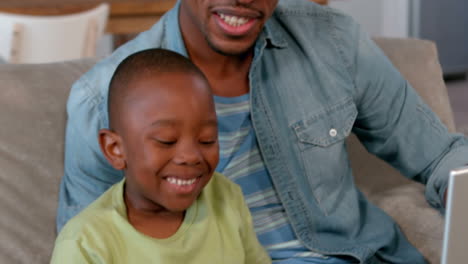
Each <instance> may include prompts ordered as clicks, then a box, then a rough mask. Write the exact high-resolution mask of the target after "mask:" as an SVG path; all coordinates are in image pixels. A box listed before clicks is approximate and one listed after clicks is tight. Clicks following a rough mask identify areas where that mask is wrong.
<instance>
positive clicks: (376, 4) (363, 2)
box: [329, 0, 411, 37]
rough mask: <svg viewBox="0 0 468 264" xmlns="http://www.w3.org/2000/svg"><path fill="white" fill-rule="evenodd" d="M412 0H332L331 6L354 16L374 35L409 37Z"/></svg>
mask: <svg viewBox="0 0 468 264" xmlns="http://www.w3.org/2000/svg"><path fill="white" fill-rule="evenodd" d="M410 1H411V0H331V1H330V3H329V5H330V6H331V7H334V8H337V9H340V10H342V11H343V12H345V13H347V14H349V15H351V16H352V17H354V18H355V19H356V20H357V21H358V22H359V23H360V24H361V25H362V27H363V28H364V30H366V31H367V32H368V33H369V34H370V35H372V36H386V37H407V36H408V32H409V6H410V5H409V4H410Z"/></svg>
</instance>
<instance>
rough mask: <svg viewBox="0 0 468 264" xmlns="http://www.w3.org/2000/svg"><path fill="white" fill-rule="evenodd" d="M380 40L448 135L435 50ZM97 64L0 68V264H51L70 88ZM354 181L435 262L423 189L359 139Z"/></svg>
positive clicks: (435, 220)
mask: <svg viewBox="0 0 468 264" xmlns="http://www.w3.org/2000/svg"><path fill="white" fill-rule="evenodd" d="M376 42H377V43H378V45H379V46H380V47H381V48H382V49H383V50H384V52H385V53H386V54H387V55H388V56H389V58H390V59H391V60H392V61H393V63H394V64H395V66H396V67H397V68H399V69H400V71H401V72H402V73H403V75H404V76H405V77H406V78H407V79H408V80H409V81H410V83H412V85H413V86H414V87H415V88H416V89H417V90H418V92H419V93H420V94H421V95H422V96H423V98H424V99H425V100H426V101H427V102H428V103H429V105H430V106H431V107H432V108H433V109H434V110H435V111H436V112H437V113H438V115H439V116H440V118H441V119H442V121H443V122H444V123H445V124H446V125H447V126H448V127H449V129H450V130H451V131H455V127H454V121H453V117H452V110H451V108H450V104H449V99H448V96H447V91H446V88H445V85H444V83H443V80H442V73H441V70H440V66H439V63H438V60H437V54H436V49H435V46H434V45H433V44H432V43H431V42H427V41H421V40H414V39H377V40H376ZM95 62H96V61H95V60H92V59H87V60H78V61H71V62H62V63H54V64H44V65H8V64H4V65H0V122H1V128H0V211H1V216H0V263H9V264H10V263H28V264H29V263H48V261H49V258H50V254H51V251H52V248H53V244H54V239H55V236H56V233H55V213H56V212H55V211H56V206H57V193H58V188H59V181H60V177H61V176H62V171H63V142H64V131H65V121H66V109H65V105H66V101H67V97H68V93H69V89H70V86H71V84H72V83H73V82H74V81H75V80H76V79H77V78H78V77H79V76H80V75H82V74H83V73H84V72H85V71H87V70H88V69H89V68H90V67H91V66H92V65H93V64H94V63H95ZM348 140H349V144H348V145H349V151H350V153H351V156H352V166H353V169H354V172H355V175H356V182H357V184H358V185H359V186H360V188H361V190H362V191H363V192H364V193H365V194H366V195H367V196H368V197H369V198H370V199H371V200H372V201H373V202H374V203H375V204H377V205H378V206H380V207H381V208H383V209H384V210H385V211H387V212H388V213H389V214H390V215H391V216H393V217H394V218H395V219H396V221H397V222H398V224H399V225H400V226H401V228H402V229H403V231H404V233H405V234H406V235H407V236H408V238H409V240H410V241H411V242H412V243H413V244H414V245H415V246H417V247H418V248H419V249H420V250H421V251H422V252H423V254H424V255H425V256H426V257H427V259H428V260H430V262H431V263H438V262H439V258H440V252H441V250H440V249H441V242H442V233H443V217H442V216H441V215H440V214H439V212H438V211H436V210H434V209H432V208H431V207H429V205H428V204H427V202H426V200H425V199H424V196H423V190H424V188H423V186H422V185H420V184H418V183H414V182H410V181H408V180H406V179H405V178H403V177H402V176H401V175H399V173H398V172H396V171H395V170H394V169H392V168H390V167H389V166H387V165H386V164H384V163H383V162H381V161H379V160H377V159H376V158H375V157H373V156H371V155H369V154H368V153H367V152H366V151H365V150H364V149H363V147H362V146H361V145H360V144H359V142H358V141H357V140H356V138H355V137H354V136H352V137H351V138H350V139H348Z"/></svg>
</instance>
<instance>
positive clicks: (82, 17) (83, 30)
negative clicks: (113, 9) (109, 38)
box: [0, 3, 109, 63]
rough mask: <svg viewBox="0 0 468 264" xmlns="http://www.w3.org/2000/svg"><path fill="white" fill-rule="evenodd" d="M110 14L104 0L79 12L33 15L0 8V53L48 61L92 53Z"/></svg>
mask: <svg viewBox="0 0 468 264" xmlns="http://www.w3.org/2000/svg"><path fill="white" fill-rule="evenodd" d="M108 15H109V5H108V4H106V3H103V4H100V5H99V6H97V7H95V8H93V9H91V10H87V11H84V12H81V13H75V14H70V15H60V16H32V15H18V14H9V13H1V12H0V57H3V60H5V61H6V62H9V63H49V62H57V61H64V60H72V59H79V58H83V57H92V56H94V55H95V53H96V46H97V42H98V41H99V39H100V37H101V36H102V35H103V34H104V29H105V27H106V24H107V19H108Z"/></svg>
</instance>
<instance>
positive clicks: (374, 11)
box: [328, 0, 468, 127]
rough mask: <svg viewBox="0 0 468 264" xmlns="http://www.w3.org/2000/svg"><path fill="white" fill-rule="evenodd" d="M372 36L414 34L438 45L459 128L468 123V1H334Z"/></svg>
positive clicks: (333, 3)
mask: <svg viewBox="0 0 468 264" xmlns="http://www.w3.org/2000/svg"><path fill="white" fill-rule="evenodd" d="M328 4H329V5H330V6H332V7H334V8H337V9H340V10H342V11H343V12H345V13H347V14H349V15H351V16H353V17H354V18H355V19H356V20H357V21H358V22H359V23H360V24H361V25H362V27H363V28H364V29H365V30H366V31H367V32H368V33H369V34H370V35H371V36H384V37H398V38H405V37H413V38H421V39H428V40H432V41H434V42H435V43H436V45H437V50H438V53H439V59H440V63H441V66H442V69H443V72H444V79H445V81H446V85H447V88H448V92H449V96H450V100H451V103H452V107H453V111H454V114H455V122H456V123H457V126H458V127H466V126H467V124H468V80H467V72H468V0H330V1H329V2H328Z"/></svg>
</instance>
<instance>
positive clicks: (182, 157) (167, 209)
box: [51, 49, 271, 264]
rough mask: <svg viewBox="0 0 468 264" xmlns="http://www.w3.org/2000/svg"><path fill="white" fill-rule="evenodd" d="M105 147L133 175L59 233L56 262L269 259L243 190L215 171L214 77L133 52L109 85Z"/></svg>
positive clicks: (162, 54) (170, 57)
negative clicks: (243, 196)
mask: <svg viewBox="0 0 468 264" xmlns="http://www.w3.org/2000/svg"><path fill="white" fill-rule="evenodd" d="M109 87H110V88H109V95H108V112H109V129H102V130H100V131H99V144H100V147H101V150H102V152H103V153H104V156H105V157H106V159H107V160H108V161H109V162H110V164H111V165H112V166H113V167H114V168H115V169H118V170H122V171H123V172H124V174H125V178H124V180H123V181H121V182H119V183H117V184H116V185H114V186H112V187H111V188H110V189H109V190H108V191H107V192H106V193H104V194H103V195H102V196H101V197H100V198H99V199H98V200H96V201H95V202H94V203H93V204H91V205H90V206H89V207H88V208H87V209H86V210H84V211H83V212H82V213H80V214H79V215H77V216H76V217H75V218H73V219H72V220H71V221H70V222H69V223H68V224H67V225H66V226H65V227H64V229H63V230H62V231H61V232H60V234H59V236H58V238H57V241H56V243H55V249H54V253H53V256H52V261H51V262H52V263H164V264H166V263H177V264H178V263H236V264H238V263H254V264H257V263H271V261H270V260H269V257H268V256H267V254H266V252H265V251H264V250H263V248H262V247H261V245H260V244H259V242H258V240H257V238H256V236H255V232H254V230H253V227H252V222H251V216H250V213H249V210H248V208H247V207H246V205H245V204H244V201H243V198H242V193H241V191H240V188H239V187H238V186H237V185H235V184H234V183H232V182H230V181H229V180H227V179H226V178H225V177H224V176H222V175H220V174H217V173H214V170H215V168H216V166H217V163H218V160H219V153H218V139H217V120H216V113H215V110H214V103H213V99H212V94H211V90H210V88H209V84H208V81H207V80H206V78H205V77H204V75H203V74H202V73H201V71H200V70H198V68H197V67H196V66H195V65H194V64H192V63H191V62H190V61H189V60H188V59H186V58H185V57H183V56H181V55H179V54H177V53H174V52H171V51H167V50H162V49H150V50H144V51H141V52H138V53H135V54H133V55H131V56H129V57H128V58H126V59H125V60H124V61H123V62H122V63H121V64H120V65H119V66H118V67H117V69H116V71H115V73H114V75H113V77H112V79H111V82H110V86H109Z"/></svg>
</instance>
